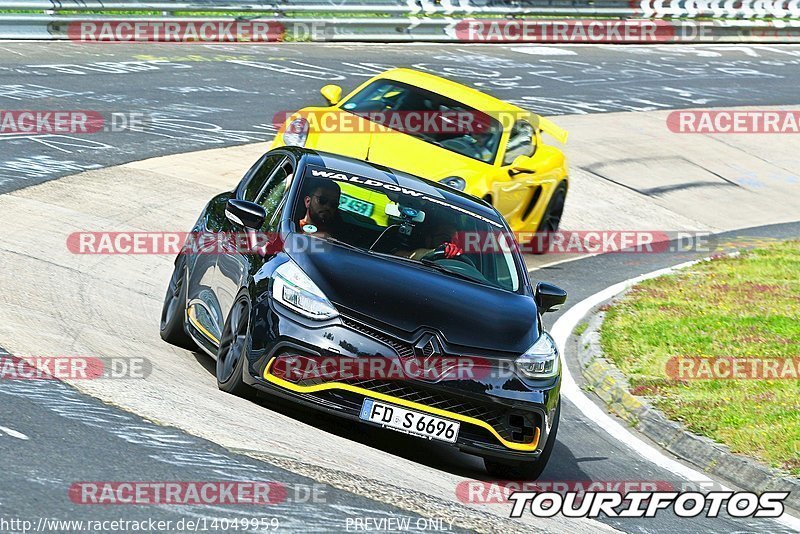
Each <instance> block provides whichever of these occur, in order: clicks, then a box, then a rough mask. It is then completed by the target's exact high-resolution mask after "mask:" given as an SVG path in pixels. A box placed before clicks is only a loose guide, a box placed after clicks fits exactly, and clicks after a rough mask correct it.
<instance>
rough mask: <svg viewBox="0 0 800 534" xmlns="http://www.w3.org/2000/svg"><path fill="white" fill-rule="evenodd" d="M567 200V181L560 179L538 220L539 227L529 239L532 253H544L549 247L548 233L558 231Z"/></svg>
mask: <svg viewBox="0 0 800 534" xmlns="http://www.w3.org/2000/svg"><path fill="white" fill-rule="evenodd" d="M566 200H567V182H566V180H565V181H562V182H560V183H559V184H558V185H557V186H556V189H555V191H553V196H551V197H550V202H548V203H547V209H546V210H545V212H544V215H542V220H541V221H540V222H539V228H537V229H536V234H537V236H535V237H534V238H533V240H532V241H531V245H532V246H531V250H532V252H533V253H534V254H545V253H546V252H547V251H548V250H549V249H550V235H551V234H553V233H555V232H558V227H559V226H560V225H561V216H562V215H563V214H564V203H565V202H566Z"/></svg>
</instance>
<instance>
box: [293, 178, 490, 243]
mask: <svg viewBox="0 0 800 534" xmlns="http://www.w3.org/2000/svg"><path fill="white" fill-rule="evenodd" d="M305 177H306V178H327V179H329V180H336V181H337V182H346V183H351V184H358V185H361V186H365V187H368V188H376V189H384V190H386V191H390V192H392V193H400V194H401V195H405V196H408V197H413V198H418V199H420V200H425V201H427V202H432V203H434V204H438V205H440V206H444V207H446V208H450V209H452V210H455V211H457V212H459V213H464V214H466V215H469V216H470V217H474V218H475V219H478V220H481V221H483V222H486V223H488V224H491V225H492V226H495V227H497V228H502V227H503V225H502V224H500V223H498V222H496V221H493V220H492V219H489V218H488V217H484V216H483V215H479V214H477V213H474V212H472V211H470V210H468V209H466V208H462V207H461V206H457V205H455V204H451V203H449V202H446V201H444V200H442V199H440V198H435V197H432V196H429V195H426V194H425V193H422V192H420V191H416V190H414V189H409V188H407V187H403V186H399V185H397V184H393V183H389V182H382V181H380V180H375V179H374V178H365V177H363V176H358V175H355V174H349V173H345V172H342V171H337V170H332V169H327V168H324V167H317V166H315V165H308V166H307V167H306V172H305Z"/></svg>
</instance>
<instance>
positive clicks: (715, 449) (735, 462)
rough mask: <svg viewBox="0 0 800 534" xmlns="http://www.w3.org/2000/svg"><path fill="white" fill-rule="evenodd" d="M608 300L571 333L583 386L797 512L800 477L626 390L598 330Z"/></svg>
mask: <svg viewBox="0 0 800 534" xmlns="http://www.w3.org/2000/svg"><path fill="white" fill-rule="evenodd" d="M623 294H624V293H623ZM621 295H622V294H620V295H617V297H615V299H614V300H616V299H619V297H620V296H621ZM614 300H612V301H609V302H611V303H613V301H614ZM609 302H606V303H604V304H602V305H600V306H598V307H596V308H594V309H593V310H592V311H590V312H589V314H587V316H586V317H584V319H583V321H582V322H581V323H580V324H584V323H587V321H588V326H587V327H586V329H585V330H584V331H583V332H582V333H581V334H580V335H579V336H576V334H574V333H573V337H577V342H578V351H577V355H578V362H579V364H580V366H581V372H582V374H583V379H584V385H583V388H584V389H585V390H588V391H590V392H591V393H593V394H595V395H596V396H597V397H599V398H600V399H601V400H602V401H603V403H604V404H605V406H606V408H607V409H608V410H609V411H610V412H612V413H614V414H616V415H617V416H619V417H621V418H622V419H624V420H625V421H626V422H627V423H628V424H629V425H631V426H632V427H634V428H636V429H637V430H638V431H639V432H641V433H642V434H644V435H645V436H647V437H648V438H650V439H651V440H652V441H654V442H656V443H657V444H658V445H660V446H661V447H663V448H664V449H666V450H668V451H669V452H671V453H672V454H674V455H676V456H678V457H679V458H681V459H683V460H685V461H687V462H689V463H690V464H692V465H694V466H695V467H697V468H699V469H700V470H702V471H703V472H705V473H708V474H710V475H715V476H718V477H720V478H722V479H724V480H728V481H730V482H731V484H733V485H735V486H737V487H740V488H742V489H744V490H747V491H753V492H764V491H789V492H791V493H790V495H789V497H788V498H787V499H786V501H785V503H786V505H787V506H789V507H791V508H792V509H793V510H795V511H798V510H800V479H797V478H794V477H792V476H791V475H789V474H788V473H786V472H783V471H780V470H777V469H773V468H770V467H767V466H764V465H762V464H760V463H759V462H757V461H756V460H753V459H752V458H748V457H745V456H742V455H739V454H734V453H732V452H731V451H730V449H728V447H726V446H724V445H721V444H719V443H717V442H715V441H714V440H712V439H709V438H706V437H703V436H699V435H697V434H694V433H692V432H689V431H688V430H686V428H684V426H683V425H681V424H680V423H677V422H675V421H671V420H670V419H668V418H667V417H666V416H665V415H664V413H663V412H661V411H660V410H657V409H656V408H654V407H653V406H652V405H651V404H650V403H649V402H648V401H647V399H646V398H644V397H641V396H638V395H634V394H632V393H631V387H630V384H629V382H628V380H627V378H626V377H625V376H624V375H623V374H622V372H621V371H620V370H619V369H617V367H616V366H615V365H614V364H613V363H612V362H611V361H609V360H608V359H606V358H605V356H604V355H603V350H602V348H601V346H600V328H601V326H602V324H603V319H604V318H605V312H604V311H603V310H604V309H605V307H606V306H607V305H608V304H609Z"/></svg>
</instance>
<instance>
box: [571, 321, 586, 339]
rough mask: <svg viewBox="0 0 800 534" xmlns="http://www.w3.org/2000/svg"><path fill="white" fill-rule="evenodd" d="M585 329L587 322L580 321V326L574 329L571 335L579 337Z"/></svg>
mask: <svg viewBox="0 0 800 534" xmlns="http://www.w3.org/2000/svg"><path fill="white" fill-rule="evenodd" d="M587 328H589V323H588V322H587V321H581V322H580V324H579V325H578V326H576V327H575V330H573V331H572V333H573V334H575V335H576V336H581V335H583V333H584V332H586V329H587Z"/></svg>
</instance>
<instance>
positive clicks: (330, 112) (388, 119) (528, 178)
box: [272, 69, 568, 242]
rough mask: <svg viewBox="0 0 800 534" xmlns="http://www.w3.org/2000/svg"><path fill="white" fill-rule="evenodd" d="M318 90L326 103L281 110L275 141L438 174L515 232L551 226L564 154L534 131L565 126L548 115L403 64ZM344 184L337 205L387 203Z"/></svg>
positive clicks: (560, 197) (561, 196) (562, 191)
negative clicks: (347, 85) (356, 82)
mask: <svg viewBox="0 0 800 534" xmlns="http://www.w3.org/2000/svg"><path fill="white" fill-rule="evenodd" d="M321 92H322V95H323V96H324V97H325V99H326V100H327V101H328V102H329V104H330V105H329V106H325V107H309V108H304V109H301V110H300V111H298V112H296V113H293V114H291V115H289V116H288V117H287V118H286V120H285V121H283V120H281V123H282V126H281V128H280V130H279V131H278V134H277V135H276V137H275V141H274V143H273V145H272V146H273V148H274V147H278V146H282V145H293V146H305V147H308V148H312V149H317V150H322V151H325V152H332V153H335V154H342V155H345V156H351V157H355V158H358V159H362V160H366V161H370V162H373V163H378V164H381V165H385V166H387V167H391V168H395V169H399V170H402V171H405V172H409V173H411V174H415V175H417V176H423V177H425V178H428V179H431V180H435V181H440V182H442V183H444V184H447V185H449V186H450V187H453V188H455V189H459V190H462V191H465V192H467V193H469V194H471V195H474V196H477V197H479V198H482V199H484V200H486V201H487V202H489V203H490V204H492V205H493V206H494V207H495V208H497V210H498V211H499V212H500V213H502V214H503V216H504V217H505V218H506V220H507V221H508V223H509V226H511V229H512V230H513V231H514V232H516V233H517V234H518V235H519V234H520V233H525V232H536V231H539V232H545V231H556V230H558V225H559V222H560V220H561V214H562V212H563V209H564V201H565V199H566V195H567V188H568V172H567V162H566V159H565V157H564V154H563V152H562V151H561V150H559V149H558V148H556V147H553V146H550V145H546V144H544V143H543V142H542V138H541V135H542V133H543V132H544V133H546V134H548V135H550V136H552V137H553V138H555V139H556V140H557V141H559V142H561V143H565V142H566V139H567V132H566V131H564V130H562V129H561V128H559V127H558V126H556V125H555V124H553V123H552V122H551V121H549V120H547V119H545V118H543V117H540V116H539V115H537V114H535V113H531V112H529V111H525V110H523V109H521V108H519V107H517V106H514V105H512V104H509V103H507V102H503V101H502V100H499V99H497V98H494V97H492V96H489V95H487V94H485V93H481V92H480V91H477V90H475V89H472V88H470V87H466V86H464V85H461V84H459V83H456V82H453V81H451V80H446V79H444V78H440V77H438V76H434V75H432V74H427V73H424V72H419V71H415V70H411V69H392V70H389V71H386V72H384V73H383V74H380V75H378V76H376V77H374V78H372V79H370V80H367V81H366V82H364V83H363V84H362V85H361V86H359V87H358V88H357V89H356V90H355V91H353V92H352V93H350V94H349V95H347V96H346V97H344V98H342V89H341V87H339V86H337V85H326V86H325V87H323V88H322V89H321ZM342 193H343V194H342V200H341V202H342V203H343V204H344V205H342V206H341V208H342V209H345V210H351V211H355V212H357V213H361V214H362V215H366V216H368V217H370V216H374V217H380V216H382V214H383V213H385V211H384V209H383V208H384V207H383V206H371V205H369V204H370V203H369V201H368V200H367V199H361V198H356V197H353V196H350V195H348V194H347V193H348V192H347V191H344V190H343V191H342ZM372 214H374V215H372ZM378 222H381V221H378ZM519 237H520V241H521V242H525V241H527V240H528V239H530V238H526V237H523V236H521V235H519ZM531 237H532V236H531Z"/></svg>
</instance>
